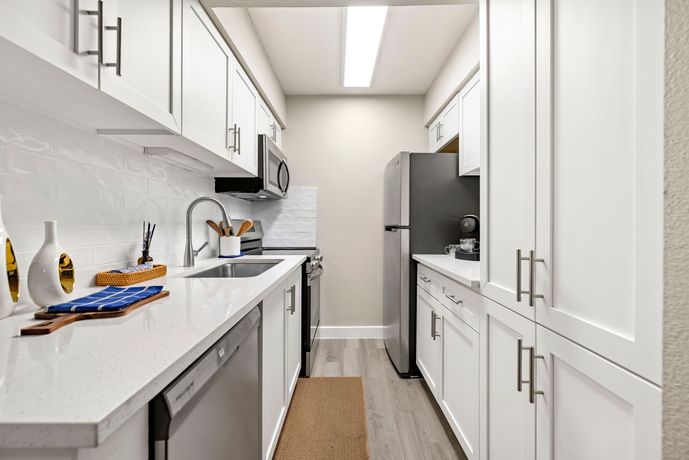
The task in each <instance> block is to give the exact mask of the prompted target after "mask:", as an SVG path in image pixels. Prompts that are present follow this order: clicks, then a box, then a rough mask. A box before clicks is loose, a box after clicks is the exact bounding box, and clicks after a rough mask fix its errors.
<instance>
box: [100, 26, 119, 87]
mask: <svg viewBox="0 0 689 460" xmlns="http://www.w3.org/2000/svg"><path fill="white" fill-rule="evenodd" d="M105 30H110V31H115V32H117V49H116V51H115V62H106V63H105V64H103V66H104V67H114V68H115V73H116V74H117V76H118V77H121V76H122V18H117V25H116V26H106V27H105ZM101 48H102V47H101Z"/></svg>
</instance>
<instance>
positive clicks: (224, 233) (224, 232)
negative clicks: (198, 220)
mask: <svg viewBox="0 0 689 460" xmlns="http://www.w3.org/2000/svg"><path fill="white" fill-rule="evenodd" d="M218 225H219V226H220V228H221V229H222V236H232V222H230V223H229V225H228V226H227V227H225V222H223V221H222V220H221V221H220V222H218Z"/></svg>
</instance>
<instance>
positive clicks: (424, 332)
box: [416, 289, 443, 398]
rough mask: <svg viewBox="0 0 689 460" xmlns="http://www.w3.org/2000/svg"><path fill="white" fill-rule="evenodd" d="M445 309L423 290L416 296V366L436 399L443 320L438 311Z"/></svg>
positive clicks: (438, 392) (437, 394) (437, 395)
mask: <svg viewBox="0 0 689 460" xmlns="http://www.w3.org/2000/svg"><path fill="white" fill-rule="evenodd" d="M440 308H443V307H442V305H440V304H439V303H438V301H437V300H435V299H434V298H433V297H431V296H430V295H428V293H427V292H426V291H424V290H422V289H417V294H416V364H417V365H418V366H419V370H420V371H421V374H422V375H423V377H424V379H425V380H426V383H427V384H428V387H429V388H430V389H431V392H432V393H433V394H434V395H435V397H436V398H438V397H439V395H440V391H439V386H440V358H441V356H440V354H441V352H442V349H441V342H440V327H441V319H440V315H439V314H438V311H440Z"/></svg>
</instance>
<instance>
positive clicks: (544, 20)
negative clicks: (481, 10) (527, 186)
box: [489, 0, 664, 458]
mask: <svg viewBox="0 0 689 460" xmlns="http://www.w3.org/2000/svg"><path fill="white" fill-rule="evenodd" d="M491 9H492V8H491ZM663 9H664V6H663V1H662V0H633V1H628V0H605V1H600V0H580V1H576V2H570V1H564V0H552V1H551V0H538V1H537V12H538V14H537V28H536V33H537V35H538V36H539V41H538V48H537V50H538V56H537V62H538V63H539V65H538V68H537V72H538V74H537V79H536V82H537V86H536V88H537V95H536V96H537V101H538V110H537V113H538V120H537V127H536V132H537V161H538V163H537V167H536V171H537V174H538V175H537V182H536V184H537V185H536V188H537V192H538V193H537V205H538V207H537V219H536V222H537V232H536V235H537V239H536V258H537V259H542V260H543V262H542V263H540V262H536V263H535V267H534V269H535V276H536V292H537V294H539V295H542V296H543V298H542V299H541V298H536V299H535V305H536V319H537V322H538V323H540V324H543V325H545V326H547V327H548V328H550V329H552V330H554V331H556V332H558V333H560V334H562V335H564V336H566V337H568V338H570V339H571V340H573V341H575V342H577V343H579V344H581V345H583V346H584V347H586V348H588V349H591V350H593V351H594V352H596V353H599V354H601V355H603V356H605V357H607V358H609V359H611V360H612V361H614V362H616V363H618V364H620V365H622V366H624V367H625V368H627V369H629V370H631V371H633V372H636V373H638V374H640V375H642V376H644V377H646V378H648V379H650V380H652V381H653V382H655V383H658V384H659V383H660V381H661V374H662V372H661V363H662V354H661V352H662V340H661V332H662V322H661V318H662V316H661V315H662V303H663V297H662V271H663V266H662V244H663V53H662V50H663V47H664V34H663V21H664V14H663ZM611 18H612V19H611ZM584 25H585V27H584ZM495 99H496V97H494V96H493V95H491V100H495ZM497 180H498V181H499V180H500V178H498V179H497ZM493 181H494V179H493V178H491V182H493ZM489 192H490V191H489ZM490 216H491V217H492V216H493V214H492V212H491V214H490ZM495 223H496V222H495V221H494V220H491V221H490V224H489V225H490V228H494V226H495ZM490 242H491V240H489V243H490ZM489 248H490V246H489ZM490 250H491V249H489V251H490ZM618 456H619V455H618ZM622 457H625V456H621V457H620V458H622ZM589 458H591V457H589ZM625 458H634V457H625ZM639 458H641V457H639Z"/></svg>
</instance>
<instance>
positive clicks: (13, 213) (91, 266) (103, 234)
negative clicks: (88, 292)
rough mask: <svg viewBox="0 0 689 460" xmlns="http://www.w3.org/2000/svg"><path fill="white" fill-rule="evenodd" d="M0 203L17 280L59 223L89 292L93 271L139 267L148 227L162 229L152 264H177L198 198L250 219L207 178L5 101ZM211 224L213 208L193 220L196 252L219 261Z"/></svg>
mask: <svg viewBox="0 0 689 460" xmlns="http://www.w3.org/2000/svg"><path fill="white" fill-rule="evenodd" d="M151 184H152V185H151ZM149 186H150V188H151V190H149ZM0 195H3V196H2V211H3V218H4V222H5V225H6V226H7V228H8V231H9V234H10V237H11V239H12V243H13V245H14V248H15V253H16V255H17V260H18V263H19V269H20V274H21V276H22V277H23V278H25V277H26V275H27V273H28V269H29V264H30V263H31V260H32V259H33V256H34V254H35V253H36V251H37V250H38V248H39V247H40V246H41V244H43V237H44V235H43V221H45V220H57V221H58V237H59V240H60V242H61V243H62V245H63V246H64V247H65V249H66V250H67V252H69V253H70V255H71V256H72V258H73V259H74V262H75V265H76V267H77V285H78V286H87V285H90V284H92V283H93V275H94V274H95V273H96V272H97V271H101V270H105V269H111V268H114V267H116V266H121V265H123V264H126V263H131V262H133V261H135V260H136V259H137V258H138V257H139V256H140V254H141V247H140V246H141V225H142V222H143V221H144V220H150V221H151V222H154V223H156V224H157V225H158V227H157V228H156V234H155V237H154V241H153V246H152V255H153V257H154V258H155V260H156V261H157V262H161V263H167V264H173V265H178V264H180V263H181V262H182V257H183V254H184V237H185V225H184V223H185V211H186V207H187V205H188V204H189V202H190V201H191V200H192V199H194V198H197V197H199V196H204V195H205V196H215V197H216V198H218V199H220V200H221V201H222V202H223V203H224V204H225V206H226V207H227V210H228V213H229V214H230V216H232V217H233V218H244V217H251V215H252V213H251V205H250V204H249V203H248V202H245V201H240V200H236V199H233V198H230V197H227V196H220V195H215V193H214V190H213V177H212V175H210V174H208V173H204V172H198V173H195V172H190V171H188V170H186V169H182V168H179V167H177V166H174V165H171V164H169V163H165V162H162V161H159V160H156V159H155V158H150V157H148V156H145V155H144V154H143V152H142V149H140V148H138V147H129V146H127V145H125V144H123V143H119V142H115V141H113V140H111V139H110V138H107V137H100V136H98V135H96V134H95V133H93V132H90V131H88V130H83V129H80V128H77V127H75V126H72V125H69V124H66V123H64V122H62V121H61V120H57V119H53V118H50V117H47V116H44V115H42V114H39V113H36V112H33V111H32V110H30V109H27V108H25V107H21V106H18V105H15V104H14V103H12V102H8V101H0ZM206 219H214V220H219V219H220V213H219V211H218V209H217V208H216V207H215V206H213V205H208V204H202V205H200V206H198V207H197V209H196V210H195V211H194V225H193V229H194V243H195V245H197V246H198V245H200V244H201V243H203V241H204V240H208V241H210V243H211V245H210V246H211V248H210V249H207V250H205V251H204V252H203V253H202V254H201V255H200V256H199V257H200V258H207V257H214V256H217V241H216V238H214V237H213V236H212V235H211V234H210V233H209V231H208V227H207V226H206V225H205V221H206ZM25 281H26V280H25V279H23V281H22V282H23V285H24V286H25ZM24 294H26V290H25V291H24ZM23 300H24V301H28V300H29V299H28V295H24V296H23Z"/></svg>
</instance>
